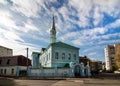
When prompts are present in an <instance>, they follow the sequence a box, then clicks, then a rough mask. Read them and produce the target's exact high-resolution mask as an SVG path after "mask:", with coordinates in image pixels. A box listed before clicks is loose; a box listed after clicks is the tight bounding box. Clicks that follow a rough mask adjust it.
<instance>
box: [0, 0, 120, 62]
mask: <svg viewBox="0 0 120 86" xmlns="http://www.w3.org/2000/svg"><path fill="white" fill-rule="evenodd" d="M53 14H54V16H55V26H56V31H57V41H62V42H65V43H67V44H70V45H73V46H76V47H78V48H80V50H79V56H85V55H86V56H88V57H89V58H91V59H92V60H101V61H104V58H105V57H104V48H105V46H107V45H112V44H115V43H120V0H0V45H1V46H5V47H8V48H11V49H13V54H14V55H25V56H26V48H29V58H31V53H32V52H33V51H35V52H40V50H41V48H42V47H47V46H48V45H49V43H50V29H51V26H52V16H53Z"/></svg>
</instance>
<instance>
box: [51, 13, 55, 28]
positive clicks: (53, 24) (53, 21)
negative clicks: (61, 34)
mask: <svg viewBox="0 0 120 86" xmlns="http://www.w3.org/2000/svg"><path fill="white" fill-rule="evenodd" d="M52 29H53V30H55V20H54V15H53V19H52Z"/></svg>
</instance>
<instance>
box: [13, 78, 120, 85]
mask: <svg viewBox="0 0 120 86" xmlns="http://www.w3.org/2000/svg"><path fill="white" fill-rule="evenodd" d="M15 82H16V83H17V85H19V86H120V81H119V80H108V79H87V78H86V79H80V78H77V79H67V80H15Z"/></svg>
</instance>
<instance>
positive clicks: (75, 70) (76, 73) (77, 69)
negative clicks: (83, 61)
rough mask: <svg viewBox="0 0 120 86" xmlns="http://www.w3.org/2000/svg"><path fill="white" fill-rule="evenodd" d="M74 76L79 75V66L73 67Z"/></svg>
mask: <svg viewBox="0 0 120 86" xmlns="http://www.w3.org/2000/svg"><path fill="white" fill-rule="evenodd" d="M74 74H75V77H80V66H79V65H76V66H75V68H74Z"/></svg>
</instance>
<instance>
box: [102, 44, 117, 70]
mask: <svg viewBox="0 0 120 86" xmlns="http://www.w3.org/2000/svg"><path fill="white" fill-rule="evenodd" d="M104 52H105V64H106V70H108V71H109V70H112V67H113V66H114V64H115V61H114V56H115V46H114V45H108V46H106V47H105V49H104Z"/></svg>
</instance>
